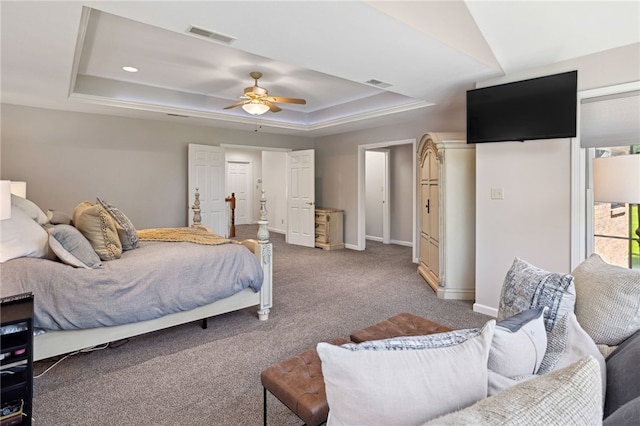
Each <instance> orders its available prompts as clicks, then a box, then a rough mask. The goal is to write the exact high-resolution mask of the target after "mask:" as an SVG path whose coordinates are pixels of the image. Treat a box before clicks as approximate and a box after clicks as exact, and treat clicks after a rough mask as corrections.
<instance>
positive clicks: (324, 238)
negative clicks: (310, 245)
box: [316, 232, 329, 244]
mask: <svg viewBox="0 0 640 426" xmlns="http://www.w3.org/2000/svg"><path fill="white" fill-rule="evenodd" d="M328 242H329V238H328V237H327V234H319V233H317V232H316V243H322V244H326V243H328Z"/></svg>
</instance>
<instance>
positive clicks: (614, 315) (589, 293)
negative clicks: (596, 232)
mask: <svg viewBox="0 0 640 426" xmlns="http://www.w3.org/2000/svg"><path fill="white" fill-rule="evenodd" d="M572 274H573V276H574V282H575V286H576V295H577V299H576V307H575V312H576V316H577V317H578V321H579V322H580V324H581V325H582V327H583V328H584V329H585V331H586V332H587V333H589V335H590V336H591V338H592V339H593V340H594V341H595V342H596V343H597V344H604V345H609V346H611V345H619V344H620V343H621V342H622V341H623V340H625V339H626V338H628V337H629V336H631V335H632V334H633V333H635V332H636V331H637V330H639V329H640V272H639V271H637V270H633V269H627V268H622V267H620V266H616V265H610V264H608V263H607V262H605V261H604V260H602V258H601V257H600V256H598V255H597V254H592V255H591V256H589V258H588V259H586V260H585V261H583V262H582V263H580V265H578V266H577V267H576V268H575V269H574V270H573V272H572Z"/></svg>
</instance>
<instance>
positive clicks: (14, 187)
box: [11, 180, 27, 198]
mask: <svg viewBox="0 0 640 426" xmlns="http://www.w3.org/2000/svg"><path fill="white" fill-rule="evenodd" d="M11 193H12V194H13V195H17V196H18V197H21V198H27V182H18V181H15V180H12V181H11Z"/></svg>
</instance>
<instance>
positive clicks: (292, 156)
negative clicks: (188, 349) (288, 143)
mask: <svg viewBox="0 0 640 426" xmlns="http://www.w3.org/2000/svg"><path fill="white" fill-rule="evenodd" d="M315 197H316V191H315V150H313V149H308V150H304V151H293V152H288V153H287V243H289V244H296V245H299V246H305V247H314V246H315V240H316V236H315V207H316V206H315Z"/></svg>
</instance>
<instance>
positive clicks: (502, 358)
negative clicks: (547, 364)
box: [488, 306, 548, 378]
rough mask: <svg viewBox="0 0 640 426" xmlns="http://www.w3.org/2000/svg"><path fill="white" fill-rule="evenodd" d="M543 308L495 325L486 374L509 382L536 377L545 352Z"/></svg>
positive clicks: (522, 313) (523, 313)
mask: <svg viewBox="0 0 640 426" xmlns="http://www.w3.org/2000/svg"><path fill="white" fill-rule="evenodd" d="M547 309H548V308H547V307H545V306H543V307H540V308H537V309H529V310H526V311H523V312H520V313H519V314H516V315H514V316H512V317H509V318H507V319H504V320H502V321H500V322H498V323H497V324H496V329H495V332H494V333H493V341H492V342H491V350H490V351H489V363H488V367H489V370H491V371H494V372H496V373H499V374H501V375H503V376H506V377H509V378H517V377H519V376H527V375H531V374H536V372H537V371H538V368H540V364H541V363H542V358H543V357H544V354H545V352H546V351H547V332H546V330H545V326H544V312H545V310H547Z"/></svg>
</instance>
